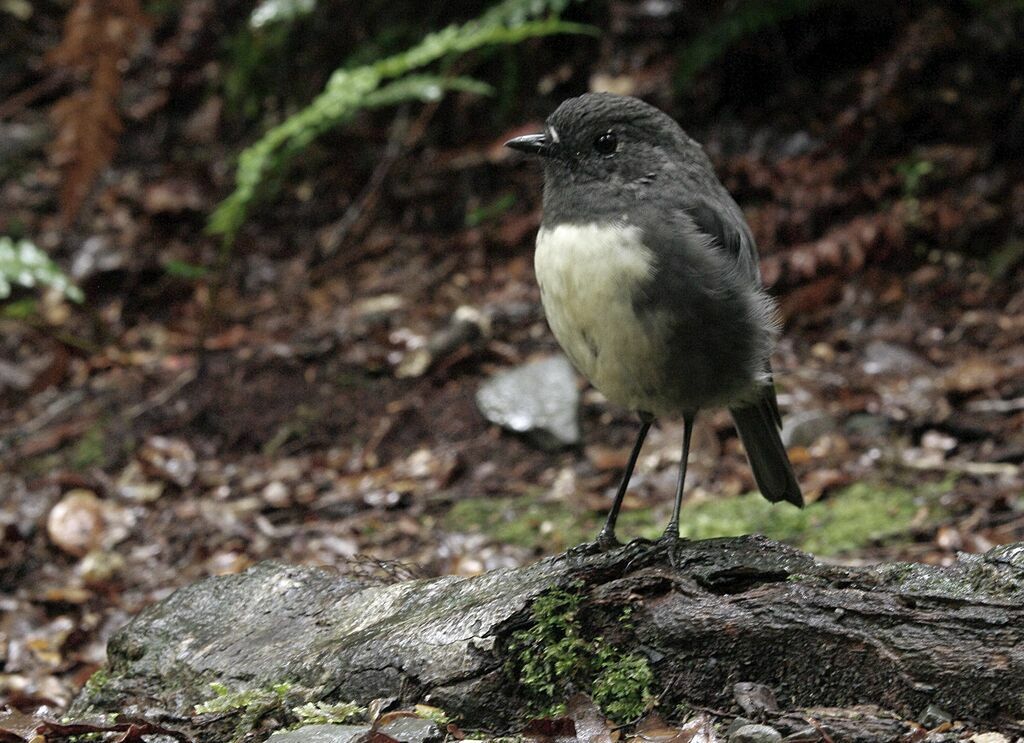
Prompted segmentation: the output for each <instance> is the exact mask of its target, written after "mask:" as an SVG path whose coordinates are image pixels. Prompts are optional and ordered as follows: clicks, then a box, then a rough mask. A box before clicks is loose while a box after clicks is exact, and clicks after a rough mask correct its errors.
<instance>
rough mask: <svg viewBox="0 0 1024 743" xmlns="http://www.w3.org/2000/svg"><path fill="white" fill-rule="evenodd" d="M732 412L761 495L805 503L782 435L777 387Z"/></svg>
mask: <svg viewBox="0 0 1024 743" xmlns="http://www.w3.org/2000/svg"><path fill="white" fill-rule="evenodd" d="M729 412H730V413H732V418H733V420H734V421H735V422H736V429H737V430H738V431H739V432H740V439H742V441H743V446H744V447H745V448H746V450H747V459H749V460H750V468H751V469H752V470H753V471H754V479H755V480H756V481H757V487H758V488H759V489H760V490H761V494H762V495H763V496H764V497H765V498H767V499H768V500H770V501H772V502H773V503H778V502H779V501H784V500H785V501H789V502H790V503H792V504H793V505H795V506H803V504H804V497H803V495H802V494H801V492H800V485H799V484H797V481H796V475H794V474H793V466H792V465H791V464H790V463H789V456H788V455H787V454H786V447H785V446H783V444H782V437H781V436H780V435H779V429H780V428H782V417H781V416H780V415H779V406H778V403H777V402H776V400H775V390H774V389H773V388H772V387H771V386H770V385H769V386H766V387H764V389H763V390H762V392H761V394H760V396H759V397H758V398H757V400H755V401H754V402H753V403H750V404H748V405H745V406H743V407H737V408H732V409H730V411H729Z"/></svg>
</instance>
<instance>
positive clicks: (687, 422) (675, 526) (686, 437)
mask: <svg viewBox="0 0 1024 743" xmlns="http://www.w3.org/2000/svg"><path fill="white" fill-rule="evenodd" d="M696 417H697V414H696V413H683V461H682V462H680V463H679V483H678V484H677V485H676V503H675V505H674V506H673V507H672V519H671V520H670V521H669V522H668V526H666V527H665V536H664V537H662V538H663V539H666V540H672V541H675V540H676V539H679V511H680V509H681V508H682V507H683V485H684V483H685V482H686V461H687V460H688V459H689V458H690V434H691V433H693V420H694V418H696Z"/></svg>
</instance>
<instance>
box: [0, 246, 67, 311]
mask: <svg viewBox="0 0 1024 743" xmlns="http://www.w3.org/2000/svg"><path fill="white" fill-rule="evenodd" d="M12 284H17V285H18V286H23V287H26V288H32V287H35V286H43V287H49V288H51V289H56V290H57V291H59V292H61V293H62V294H63V295H64V296H65V297H67V298H68V299H71V300H73V301H75V302H81V301H82V300H83V298H84V297H83V296H82V290H81V289H79V288H78V287H77V286H75V285H74V284H72V283H71V282H70V281H69V280H68V277H67V276H65V275H64V272H63V271H61V270H60V267H59V266H57V264H56V263H54V262H53V261H52V260H50V258H49V256H47V255H46V253H44V252H43V251H42V250H40V249H39V248H37V247H36V245H35V244H34V243H32V242H29V241H28V240H19V241H18V242H14V240H12V239H11V238H9V237H0V299H6V298H7V297H9V296H11V286H12Z"/></svg>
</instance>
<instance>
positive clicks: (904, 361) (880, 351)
mask: <svg viewBox="0 0 1024 743" xmlns="http://www.w3.org/2000/svg"><path fill="white" fill-rule="evenodd" d="M862 358H863V362H862V363H863V366H864V371H865V372H866V373H868V374H872V375H874V374H897V375H900V376H910V375H912V374H919V373H921V372H923V371H927V370H929V369H931V368H932V366H931V364H929V363H928V362H927V361H925V360H924V359H923V358H921V357H920V356H918V355H917V354H916V353H914V352H913V351H911V350H909V349H906V348H904V347H903V346H897V345H896V344H895V343H889V342H887V341H871V342H870V343H869V344H868V345H867V347H866V348H865V349H864V354H863V357H862Z"/></svg>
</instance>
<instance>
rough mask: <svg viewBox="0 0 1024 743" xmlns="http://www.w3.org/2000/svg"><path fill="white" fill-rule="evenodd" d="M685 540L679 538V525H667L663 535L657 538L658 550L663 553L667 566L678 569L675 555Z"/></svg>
mask: <svg viewBox="0 0 1024 743" xmlns="http://www.w3.org/2000/svg"><path fill="white" fill-rule="evenodd" d="M685 541H686V540H685V539H683V538H682V537H681V536H679V524H669V525H668V527H667V528H666V529H665V533H664V534H662V535H661V536H660V537H658V541H657V546H658V549H660V550H664V551H665V556H666V557H667V558H668V562H669V565H671V566H672V567H673V568H678V567H679V564H678V561H677V553H678V549H679V546H680V545H681V544H682V543H683V542H685Z"/></svg>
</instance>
